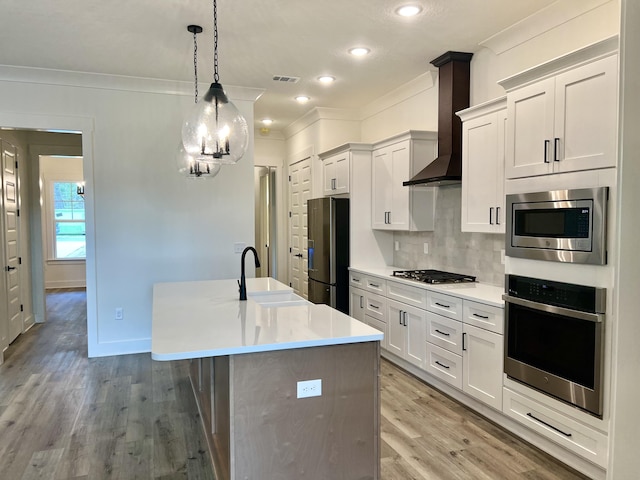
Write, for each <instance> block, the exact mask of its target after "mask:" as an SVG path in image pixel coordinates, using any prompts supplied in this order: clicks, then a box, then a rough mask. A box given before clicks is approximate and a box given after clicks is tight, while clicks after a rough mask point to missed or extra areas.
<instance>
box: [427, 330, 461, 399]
mask: <svg viewBox="0 0 640 480" xmlns="http://www.w3.org/2000/svg"><path fill="white" fill-rule="evenodd" d="M426 370H427V372H429V373H430V374H431V375H433V376H434V377H437V378H439V379H440V380H443V381H445V382H447V383H449V384H451V385H453V386H454V387H456V388H459V389H461V390H462V357H461V356H460V355H456V354H455V353H451V352H450V351H448V350H445V349H444V348H440V347H438V346H437V345H434V344H432V343H429V342H427V368H426Z"/></svg>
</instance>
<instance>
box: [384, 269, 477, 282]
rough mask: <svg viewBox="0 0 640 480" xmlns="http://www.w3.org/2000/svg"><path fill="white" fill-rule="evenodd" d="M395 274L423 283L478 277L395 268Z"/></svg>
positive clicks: (463, 280) (465, 280) (462, 280)
mask: <svg viewBox="0 0 640 480" xmlns="http://www.w3.org/2000/svg"><path fill="white" fill-rule="evenodd" d="M393 276H394V277H398V278H406V279H408V280H415V281H417V282H423V283H460V282H475V281H476V277H472V276H471V275H460V274H458V273H450V272H442V271H440V270H394V271H393Z"/></svg>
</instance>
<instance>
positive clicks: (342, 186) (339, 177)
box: [318, 143, 371, 197]
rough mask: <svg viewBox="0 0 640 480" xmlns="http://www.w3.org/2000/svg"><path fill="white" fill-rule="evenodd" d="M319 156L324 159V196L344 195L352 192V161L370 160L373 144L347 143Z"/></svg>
mask: <svg viewBox="0 0 640 480" xmlns="http://www.w3.org/2000/svg"><path fill="white" fill-rule="evenodd" d="M318 156H319V157H320V160H322V195H323V196H324V197H330V196H332V195H342V194H345V193H350V192H351V170H352V162H354V161H367V162H369V161H370V159H371V145H370V144H365V143H347V144H344V145H341V146H339V147H336V148H333V149H331V150H328V151H326V152H323V153H321V154H320V155H318ZM356 158H357V160H356Z"/></svg>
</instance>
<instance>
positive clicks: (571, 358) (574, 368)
mask: <svg viewBox="0 0 640 480" xmlns="http://www.w3.org/2000/svg"><path fill="white" fill-rule="evenodd" d="M505 285H506V290H507V293H506V294H505V295H504V297H503V298H504V300H505V316H506V345H505V360H504V371H505V373H506V374H507V376H509V377H510V378H512V379H514V380H517V381H519V382H521V383H524V384H526V385H529V386H531V387H533V388H536V389H538V390H541V391H542V392H545V393H547V394H549V395H551V396H554V397H556V398H558V399H560V400H564V401H565V402H568V403H570V404H572V405H574V406H576V407H579V408H581V409H583V410H586V411H587V412H589V413H591V414H593V415H596V416H598V417H601V416H602V385H603V379H602V369H603V366H602V364H603V358H604V355H603V354H604V352H603V348H604V320H605V315H604V314H605V303H606V289H604V288H596V287H590V286H584V285H575V284H569V283H562V282H553V281H547V280H541V279H535V278H529V277H522V276H518V275H507V277H506V283H505Z"/></svg>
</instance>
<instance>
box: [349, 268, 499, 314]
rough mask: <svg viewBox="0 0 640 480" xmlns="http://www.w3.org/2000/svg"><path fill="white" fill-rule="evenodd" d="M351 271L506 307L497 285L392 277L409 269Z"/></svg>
mask: <svg viewBox="0 0 640 480" xmlns="http://www.w3.org/2000/svg"><path fill="white" fill-rule="evenodd" d="M349 270H351V271H353V272H358V273H362V274H363V275H369V276H374V277H378V278H382V279H385V280H388V281H393V282H400V283H403V284H405V285H411V286H412V287H418V288H423V289H424V290H431V291H434V292H441V293H446V294H448V295H455V296H456V297H460V298H464V299H467V300H473V301H474V302H480V303H484V304H486V305H492V306H494V307H500V308H503V307H504V300H503V299H502V294H503V293H504V289H503V288H500V287H496V286H495V285H489V284H486V283H478V282H461V283H443V284H431V283H423V282H417V281H415V280H407V279H405V278H399V277H393V276H392V274H393V271H394V270H411V269H409V268H399V267H384V268H368V267H350V268H349Z"/></svg>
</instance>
